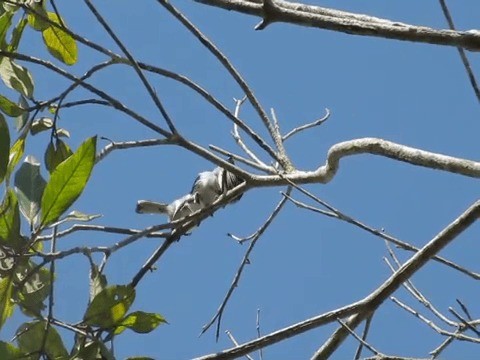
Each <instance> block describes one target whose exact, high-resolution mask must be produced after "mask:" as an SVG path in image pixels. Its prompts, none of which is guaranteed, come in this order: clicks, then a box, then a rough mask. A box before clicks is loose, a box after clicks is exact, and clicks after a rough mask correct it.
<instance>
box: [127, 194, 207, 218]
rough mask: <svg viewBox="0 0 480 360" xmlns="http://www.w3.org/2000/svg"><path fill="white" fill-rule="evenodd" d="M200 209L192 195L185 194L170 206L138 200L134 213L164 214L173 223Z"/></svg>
mask: <svg viewBox="0 0 480 360" xmlns="http://www.w3.org/2000/svg"><path fill="white" fill-rule="evenodd" d="M200 209H201V206H200V204H198V203H196V202H195V197H194V196H193V195H192V194H187V195H185V196H182V197H181V198H179V199H176V200H174V201H172V202H171V203H170V204H164V203H159V202H155V201H150V200H139V201H138V202H137V207H136V209H135V211H136V212H137V213H139V214H166V215H167V216H168V221H174V220H179V219H182V218H184V217H185V216H188V215H190V214H193V213H194V212H195V211H197V210H200Z"/></svg>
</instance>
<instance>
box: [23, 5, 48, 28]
mask: <svg viewBox="0 0 480 360" xmlns="http://www.w3.org/2000/svg"><path fill="white" fill-rule="evenodd" d="M35 12H36V13H37V14H34V13H33V12H31V13H29V14H28V17H27V19H28V25H30V26H31V27H32V28H33V29H35V30H37V31H43V30H46V29H47V28H49V27H50V24H49V23H48V22H46V21H45V20H43V19H42V17H45V18H48V14H47V12H46V11H45V9H44V8H43V7H42V6H37V7H36V8H35Z"/></svg>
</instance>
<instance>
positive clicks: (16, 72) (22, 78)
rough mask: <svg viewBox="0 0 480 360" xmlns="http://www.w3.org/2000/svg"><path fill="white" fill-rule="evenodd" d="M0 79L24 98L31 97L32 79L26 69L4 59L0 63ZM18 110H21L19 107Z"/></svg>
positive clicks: (6, 58)
mask: <svg viewBox="0 0 480 360" xmlns="http://www.w3.org/2000/svg"><path fill="white" fill-rule="evenodd" d="M0 77H1V78H2V80H3V82H4V83H5V85H7V86H8V87H9V88H10V89H14V90H17V91H18V92H19V93H20V94H22V95H23V96H25V97H26V98H31V97H32V94H33V78H32V75H31V74H30V72H29V71H28V69H27V68H25V67H23V66H21V65H18V64H17V63H15V62H14V61H13V60H12V59H10V58H8V57H4V58H2V60H1V62H0ZM18 108H19V109H21V108H20V106H18ZM18 115H20V114H18ZM18 115H11V116H18Z"/></svg>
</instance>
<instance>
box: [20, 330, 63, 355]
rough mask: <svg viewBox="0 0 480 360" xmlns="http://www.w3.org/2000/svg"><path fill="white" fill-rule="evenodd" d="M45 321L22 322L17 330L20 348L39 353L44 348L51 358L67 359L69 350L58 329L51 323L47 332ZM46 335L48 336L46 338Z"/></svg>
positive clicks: (24, 350)
mask: <svg viewBox="0 0 480 360" xmlns="http://www.w3.org/2000/svg"><path fill="white" fill-rule="evenodd" d="M45 325H46V324H45V321H33V322H29V323H24V324H22V325H21V326H20V327H19V329H18V330H17V340H18V345H19V347H20V350H21V351H23V352H24V353H38V352H39V351H40V350H42V346H44V345H45V346H44V347H43V350H44V352H45V354H46V355H47V357H48V358H49V359H55V360H67V359H68V358H69V357H68V352H67V350H66V349H65V346H64V345H63V342H62V338H61V337H60V335H59V334H58V332H57V330H56V329H55V328H54V327H53V326H52V325H50V326H49V327H48V332H47V333H46V334H45V329H46V327H45ZM45 336H46V338H45Z"/></svg>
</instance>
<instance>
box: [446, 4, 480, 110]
mask: <svg viewBox="0 0 480 360" xmlns="http://www.w3.org/2000/svg"><path fill="white" fill-rule="evenodd" d="M439 1H440V6H441V8H442V11H443V15H444V16H445V19H447V23H448V27H449V28H450V30H455V25H454V23H453V18H452V15H450V11H449V10H448V7H447V3H446V1H445V0H439ZM457 50H458V54H459V55H460V59H461V60H462V63H463V67H464V68H465V71H466V72H467V76H468V79H469V80H470V85H472V89H473V92H474V93H475V96H476V97H477V100H478V101H480V90H479V89H478V84H477V80H476V79H475V75H474V74H473V70H472V66H471V65H470V62H469V61H468V57H467V54H466V53H465V50H463V48H461V47H457Z"/></svg>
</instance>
